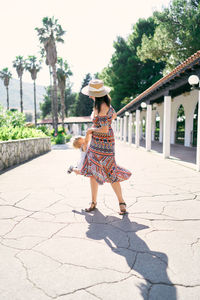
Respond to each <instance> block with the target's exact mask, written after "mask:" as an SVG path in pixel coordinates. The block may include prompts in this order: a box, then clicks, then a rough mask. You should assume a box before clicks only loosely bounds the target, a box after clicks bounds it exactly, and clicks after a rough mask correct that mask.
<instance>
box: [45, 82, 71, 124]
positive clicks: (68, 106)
mask: <svg viewBox="0 0 200 300" xmlns="http://www.w3.org/2000/svg"><path fill="white" fill-rule="evenodd" d="M64 95H65V105H64V106H65V114H66V116H68V115H75V113H74V110H75V109H74V103H75V102H76V94H75V93H72V90H71V86H70V84H69V83H68V84H67V87H66V89H65V93H64ZM40 110H41V112H42V118H43V119H44V118H45V117H47V116H48V115H50V114H51V88H50V87H48V88H46V95H45V96H44V101H43V102H42V103H40ZM58 112H59V114H61V100H60V94H59V93H58Z"/></svg>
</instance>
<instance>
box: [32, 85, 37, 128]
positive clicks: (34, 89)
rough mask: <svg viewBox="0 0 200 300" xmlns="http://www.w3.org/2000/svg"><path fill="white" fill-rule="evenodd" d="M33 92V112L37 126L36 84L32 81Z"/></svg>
mask: <svg viewBox="0 0 200 300" xmlns="http://www.w3.org/2000/svg"><path fill="white" fill-rule="evenodd" d="M33 94H34V114H35V127H36V126H37V108H36V85H35V80H34V81H33Z"/></svg>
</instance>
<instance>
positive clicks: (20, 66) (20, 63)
mask: <svg viewBox="0 0 200 300" xmlns="http://www.w3.org/2000/svg"><path fill="white" fill-rule="evenodd" d="M13 67H14V68H15V69H16V71H17V75H18V77H19V80H20V106H21V112H22V113H23V91H22V75H23V72H24V67H25V60H24V58H23V56H20V55H19V56H16V59H15V60H14V61H13Z"/></svg>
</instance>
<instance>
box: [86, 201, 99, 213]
mask: <svg viewBox="0 0 200 300" xmlns="http://www.w3.org/2000/svg"><path fill="white" fill-rule="evenodd" d="M96 206H97V203H96V202H92V203H91V206H90V207H89V208H86V209H85V211H86V212H90V211H93V210H95V209H96Z"/></svg>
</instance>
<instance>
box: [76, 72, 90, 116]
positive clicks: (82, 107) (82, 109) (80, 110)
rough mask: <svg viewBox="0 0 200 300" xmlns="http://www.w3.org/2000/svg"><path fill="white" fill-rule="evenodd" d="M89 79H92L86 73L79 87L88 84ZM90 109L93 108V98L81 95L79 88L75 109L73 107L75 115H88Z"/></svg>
mask: <svg viewBox="0 0 200 300" xmlns="http://www.w3.org/2000/svg"><path fill="white" fill-rule="evenodd" d="M91 79H92V78H91V75H90V74H89V73H88V74H87V75H86V76H85V78H84V80H83V83H82V87H81V89H82V88H83V87H85V86H86V85H88V83H89V81H90V80H91ZM92 110H93V100H92V99H90V98H89V97H88V96H86V95H83V94H82V93H81V90H80V92H79V95H78V99H77V102H76V109H75V113H76V116H90V115H91V113H92Z"/></svg>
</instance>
